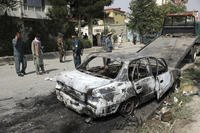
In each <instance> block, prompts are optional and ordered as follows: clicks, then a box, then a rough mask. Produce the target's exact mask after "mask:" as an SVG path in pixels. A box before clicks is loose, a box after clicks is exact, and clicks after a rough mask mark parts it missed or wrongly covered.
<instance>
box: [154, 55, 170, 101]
mask: <svg viewBox="0 0 200 133" xmlns="http://www.w3.org/2000/svg"><path fill="white" fill-rule="evenodd" d="M171 78H172V76H171V74H170V72H169V71H168V66H167V64H166V62H165V61H164V59H157V75H156V88H155V90H156V94H157V99H160V98H161V97H162V96H163V94H164V93H165V92H166V91H167V90H168V89H169V88H170V87H171V84H172V83H171V82H172V79H171Z"/></svg>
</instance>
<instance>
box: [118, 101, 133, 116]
mask: <svg viewBox="0 0 200 133" xmlns="http://www.w3.org/2000/svg"><path fill="white" fill-rule="evenodd" d="M134 110H135V102H134V98H130V99H128V100H126V101H125V102H123V103H121V105H120V107H119V113H120V114H121V115H131V114H132V113H133V112H134Z"/></svg>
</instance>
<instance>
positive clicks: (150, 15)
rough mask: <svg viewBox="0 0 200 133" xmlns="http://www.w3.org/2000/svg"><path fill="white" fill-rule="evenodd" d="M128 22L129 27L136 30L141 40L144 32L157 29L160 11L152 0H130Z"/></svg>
mask: <svg viewBox="0 0 200 133" xmlns="http://www.w3.org/2000/svg"><path fill="white" fill-rule="evenodd" d="M130 10H131V14H130V23H129V27H130V28H131V29H134V30H135V31H137V32H138V33H139V34H140V36H141V40H140V41H142V38H143V36H144V35H145V34H148V33H151V32H154V31H156V30H157V26H156V23H157V22H158V19H159V17H157V16H160V12H159V11H158V8H157V6H156V3H155V2H154V0H132V1H131V3H130Z"/></svg>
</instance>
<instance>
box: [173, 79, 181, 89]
mask: <svg viewBox="0 0 200 133" xmlns="http://www.w3.org/2000/svg"><path fill="white" fill-rule="evenodd" d="M179 89H180V80H179V79H177V80H176V81H175V82H174V84H173V86H172V92H175V91H178V90H179Z"/></svg>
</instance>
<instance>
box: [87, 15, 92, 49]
mask: <svg viewBox="0 0 200 133" xmlns="http://www.w3.org/2000/svg"><path fill="white" fill-rule="evenodd" d="M92 21H93V19H92V18H89V23H88V37H89V40H90V41H91V43H92V46H93V24H92Z"/></svg>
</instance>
